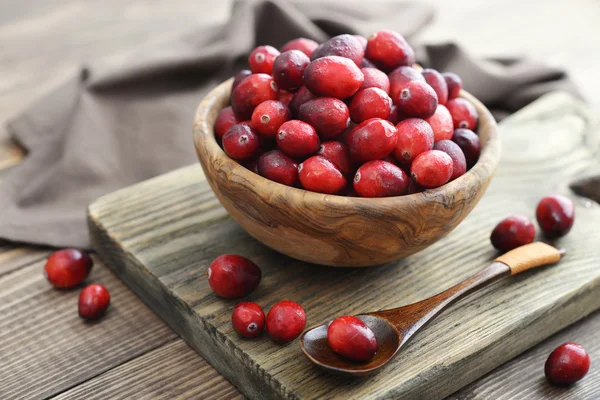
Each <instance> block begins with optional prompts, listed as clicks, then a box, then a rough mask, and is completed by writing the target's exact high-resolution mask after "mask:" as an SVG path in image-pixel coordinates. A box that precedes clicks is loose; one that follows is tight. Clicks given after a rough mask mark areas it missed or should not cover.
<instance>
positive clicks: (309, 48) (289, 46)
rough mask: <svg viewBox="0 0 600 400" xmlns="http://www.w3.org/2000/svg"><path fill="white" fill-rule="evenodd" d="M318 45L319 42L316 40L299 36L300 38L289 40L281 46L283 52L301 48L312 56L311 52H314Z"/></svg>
mask: <svg viewBox="0 0 600 400" xmlns="http://www.w3.org/2000/svg"><path fill="white" fill-rule="evenodd" d="M318 46H319V43H317V42H315V41H314V40H311V39H306V38H298V39H292V40H290V41H289V42H287V43H286V44H284V45H283V47H282V48H281V52H282V53H283V52H286V51H290V50H300V51H301V52H303V53H304V54H306V55H307V56H308V57H310V56H311V54H312V53H313V51H314V50H315V49H316V48H317V47H318Z"/></svg>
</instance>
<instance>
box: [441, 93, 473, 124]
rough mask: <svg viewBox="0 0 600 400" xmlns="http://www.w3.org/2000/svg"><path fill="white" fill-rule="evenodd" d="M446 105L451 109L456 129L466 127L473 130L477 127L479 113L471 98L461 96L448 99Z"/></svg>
mask: <svg viewBox="0 0 600 400" xmlns="http://www.w3.org/2000/svg"><path fill="white" fill-rule="evenodd" d="M446 107H447V108H448V111H450V115H452V122H453V124H454V128H455V129H458V128H466V129H470V130H473V129H475V128H476V127H477V120H478V119H479V114H478V113H477V109H476V108H475V106H474V105H473V104H472V103H471V102H470V101H469V100H467V99H463V98H460V97H459V98H456V99H452V100H448V102H447V103H446Z"/></svg>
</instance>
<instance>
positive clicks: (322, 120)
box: [298, 97, 350, 139]
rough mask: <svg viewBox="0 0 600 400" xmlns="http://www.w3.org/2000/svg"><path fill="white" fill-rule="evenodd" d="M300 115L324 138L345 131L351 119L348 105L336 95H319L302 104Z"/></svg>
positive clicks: (329, 137)
mask: <svg viewBox="0 0 600 400" xmlns="http://www.w3.org/2000/svg"><path fill="white" fill-rule="evenodd" d="M298 117H299V118H300V119H301V120H302V121H304V122H307V123H309V124H310V125H312V126H313V127H314V128H315V130H316V131H317V133H318V134H319V136H320V137H321V138H323V139H333V138H334V137H336V136H339V135H340V134H342V133H344V130H346V128H347V127H348V122H349V121H350V112H349V111H348V106H346V103H344V102H343V101H341V100H339V99H336V98H335V97H319V98H316V99H314V100H309V101H307V102H306V103H304V104H302V105H301V106H300V110H299V111H298Z"/></svg>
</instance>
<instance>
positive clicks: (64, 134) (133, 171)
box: [0, 0, 575, 248]
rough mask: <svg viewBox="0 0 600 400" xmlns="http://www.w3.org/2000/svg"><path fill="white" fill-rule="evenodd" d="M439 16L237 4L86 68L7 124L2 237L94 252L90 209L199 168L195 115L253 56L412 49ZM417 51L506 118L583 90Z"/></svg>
mask: <svg viewBox="0 0 600 400" xmlns="http://www.w3.org/2000/svg"><path fill="white" fill-rule="evenodd" d="M198 11H199V10H190V12H198ZM200 11H201V10H200ZM432 17H433V12H432V9H431V8H429V7H428V6H425V5H422V4H420V3H418V2H385V3H383V2H382V3H377V2H372V1H361V2H352V1H344V2H342V1H332V0H329V1H321V2H319V3H317V2H311V3H310V4H305V3H301V2H298V3H292V2H288V1H284V0H281V1H264V0H257V1H238V2H236V3H235V4H234V6H233V10H232V14H231V18H230V20H229V22H228V23H226V24H225V25H223V26H220V27H217V28H214V27H213V28H210V29H202V28H199V29H198V30H197V31H194V32H190V33H189V34H188V35H185V36H182V37H179V38H177V39H175V40H172V41H170V42H168V43H164V44H162V45H160V46H156V47H153V48H145V49H138V50H136V51H134V52H132V53H131V54H130V55H129V56H128V57H121V58H120V59H119V62H112V63H106V62H98V63H96V64H92V65H91V66H89V67H86V68H84V69H82V71H81V73H80V74H78V76H74V77H73V78H72V79H70V80H69V81H68V82H65V83H64V84H63V85H62V86H61V87H59V88H57V89H55V90H54V91H53V92H52V93H50V94H48V95H47V96H46V97H44V98H42V99H40V100H39V101H38V102H37V103H36V104H34V105H32V106H31V107H30V108H29V109H27V110H25V112H24V113H23V114H22V115H20V116H18V117H17V118H16V119H14V120H13V121H12V122H10V124H9V126H8V128H9V132H10V133H11V135H12V137H13V138H14V139H15V140H16V141H17V142H19V143H20V144H22V145H23V146H24V147H25V148H26V149H27V151H28V155H27V157H26V159H25V160H24V162H23V163H22V164H21V165H19V166H18V167H16V168H14V170H13V171H11V172H10V174H9V175H8V176H7V177H6V179H5V180H4V181H3V182H2V183H1V184H0V238H4V239H8V240H13V241H20V242H29V243H36V244H45V245H51V246H76V247H82V248H86V247H88V246H89V245H90V243H89V238H88V233H87V227H86V207H87V205H88V204H89V203H90V202H92V201H93V200H94V199H96V198H98V197H100V196H102V195H104V194H106V193H109V192H112V191H114V190H117V189H119V188H122V187H125V186H128V185H131V184H133V183H136V182H139V181H142V180H145V179H148V178H151V177H153V176H156V175H159V174H162V173H164V172H167V171H170V170H172V169H175V168H178V167H182V166H185V165H189V164H191V163H194V162H196V155H195V152H194V147H193V143H192V135H191V125H192V119H193V115H194V111H195V109H196V107H197V105H198V104H199V102H200V100H201V99H202V97H203V95H204V94H205V93H206V92H207V91H208V90H210V89H211V88H212V87H213V86H214V85H216V84H217V83H219V82H220V81H223V80H225V79H227V78H228V77H230V76H231V75H232V74H233V73H234V72H236V71H237V70H239V69H241V68H242V66H243V65H245V64H244V63H245V60H246V57H247V54H248V53H249V52H250V51H251V50H252V48H253V47H255V46H257V45H259V44H270V45H273V46H275V47H279V46H281V45H283V44H284V43H285V42H287V41H288V40H291V39H293V38H296V37H307V38H311V39H314V40H317V41H319V42H321V41H324V40H326V39H327V38H328V37H329V36H333V35H338V34H341V33H357V34H362V35H365V36H368V35H369V34H370V33H372V32H374V31H376V30H380V29H394V30H397V31H399V32H400V33H402V34H403V35H405V37H406V38H407V39H409V41H411V39H414V36H415V34H416V33H417V32H418V31H419V29H421V28H422V27H423V26H425V25H426V24H427V23H428V22H430V21H431V20H432ZM413 45H414V46H415V47H416V50H417V55H418V61H419V62H421V63H422V64H424V65H426V66H431V67H433V68H436V69H438V70H440V71H453V72H456V73H458V74H460V75H461V77H462V78H463V81H464V86H465V88H466V89H467V90H468V91H470V92H471V93H473V94H474V95H475V96H477V97H478V98H480V99H481V100H482V101H483V102H484V103H485V104H487V105H488V106H489V107H491V108H493V109H494V110H497V111H500V112H501V113H504V114H506V113H510V112H513V111H516V110H518V109H519V108H521V107H523V106H524V105H526V104H527V103H529V102H531V101H533V100H534V99H536V98H537V97H539V96H540V95H542V94H544V93H546V92H548V91H550V90H554V89H563V90H568V91H571V92H574V91H575V90H574V88H573V87H572V85H571V83H570V82H569V81H568V79H567V77H566V74H565V73H564V72H563V71H561V70H559V69H556V68H552V67H549V66H547V65H544V64H539V63H535V62H532V61H530V60H526V59H519V58H514V59H501V60H500V59H498V60H481V59H477V58H473V57H471V56H470V55H469V54H468V53H466V52H465V51H464V50H463V49H461V48H460V47H459V46H457V45H456V44H452V43H448V44H436V45H418V44H415V43H414V41H413ZM498 115H500V114H498Z"/></svg>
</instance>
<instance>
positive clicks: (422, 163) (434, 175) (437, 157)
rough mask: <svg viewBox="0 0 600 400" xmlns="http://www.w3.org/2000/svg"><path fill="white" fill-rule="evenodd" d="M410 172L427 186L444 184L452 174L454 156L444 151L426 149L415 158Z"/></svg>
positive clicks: (415, 178) (421, 183) (432, 186)
mask: <svg viewBox="0 0 600 400" xmlns="http://www.w3.org/2000/svg"><path fill="white" fill-rule="evenodd" d="M410 174H411V176H412V178H413V179H414V180H415V181H416V182H417V183H418V184H419V185H421V186H423V187H425V188H428V189H432V188H436V187H439V186H442V185H443V184H445V183H447V182H448V181H449V180H450V177H451V176H452V158H450V156H449V155H448V154H446V153H444V152H443V151H439V150H430V151H426V152H424V153H421V154H419V155H418V156H417V157H416V158H415V159H414V161H413V162H412V164H411V166H410Z"/></svg>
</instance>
